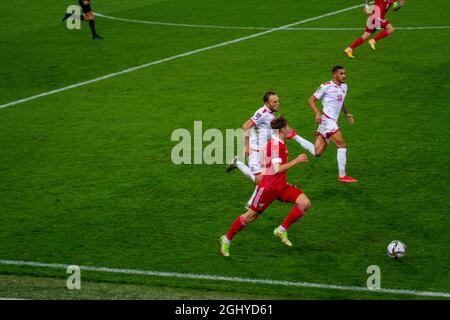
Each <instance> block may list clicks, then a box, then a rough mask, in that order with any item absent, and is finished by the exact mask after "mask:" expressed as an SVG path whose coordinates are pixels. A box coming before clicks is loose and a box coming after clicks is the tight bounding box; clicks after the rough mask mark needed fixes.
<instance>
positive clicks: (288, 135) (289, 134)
mask: <svg viewBox="0 0 450 320" xmlns="http://www.w3.org/2000/svg"><path fill="white" fill-rule="evenodd" d="M296 135H297V132H295V130H294V129H290V130H289V131H288V133H287V138H288V139H292V138H293V137H295V136H296Z"/></svg>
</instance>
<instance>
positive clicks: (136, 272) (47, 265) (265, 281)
mask: <svg viewBox="0 0 450 320" xmlns="http://www.w3.org/2000/svg"><path fill="white" fill-rule="evenodd" d="M0 264H3V265H14V266H30V267H43V268H54V269H66V268H67V267H68V266H69V265H68V264H60V263H42V262H33V261H16V260H3V259H0ZM79 267H80V270H85V271H95V272H107V273H122V274H128V275H145V276H156V277H171V278H180V279H196V280H211V281H228V282H242V283H253V284H265V285H283V286H288V287H303V288H318V289H334V290H344V291H363V292H371V293H391V294H407V295H414V296H427V297H441V298H450V293H448V292H429V291H415V290H400V289H368V288H365V287H355V286H340V285H332V284H320V283H311V282H292V281H283V280H269V279H251V278H239V277H224V276H216V275H206V274H192V273H178V272H160V271H148V270H136V269H116V268H108V267H93V266H79Z"/></svg>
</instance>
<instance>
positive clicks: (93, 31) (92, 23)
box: [89, 20, 97, 36]
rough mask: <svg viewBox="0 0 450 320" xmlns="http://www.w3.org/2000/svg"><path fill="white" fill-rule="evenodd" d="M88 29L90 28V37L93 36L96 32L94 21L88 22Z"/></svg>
mask: <svg viewBox="0 0 450 320" xmlns="http://www.w3.org/2000/svg"><path fill="white" fill-rule="evenodd" d="M89 27H90V28H91V32H92V35H93V36H95V35H96V34H97V32H96V31H95V22H94V20H89Z"/></svg>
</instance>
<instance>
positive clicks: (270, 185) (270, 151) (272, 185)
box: [258, 137, 288, 190]
mask: <svg viewBox="0 0 450 320" xmlns="http://www.w3.org/2000/svg"><path fill="white" fill-rule="evenodd" d="M264 153H265V155H264V157H263V158H262V159H265V160H264V163H263V164H262V165H263V167H265V170H264V172H263V177H262V179H261V182H260V183H259V185H258V186H259V187H264V189H266V190H280V189H283V188H284V187H285V186H286V184H287V182H286V171H283V172H281V173H275V172H274V170H273V164H274V163H278V164H285V163H287V161H288V150H287V147H286V144H285V143H284V142H283V141H281V140H280V139H278V138H276V137H272V138H271V139H270V141H269V142H267V144H266V148H265V150H264Z"/></svg>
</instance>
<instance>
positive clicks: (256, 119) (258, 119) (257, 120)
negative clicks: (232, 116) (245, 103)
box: [250, 110, 265, 126]
mask: <svg viewBox="0 0 450 320" xmlns="http://www.w3.org/2000/svg"><path fill="white" fill-rule="evenodd" d="M264 117H265V116H264V114H263V113H262V112H261V111H260V110H258V111H256V112H255V114H254V115H253V116H252V117H251V118H250V120H251V121H252V122H253V123H254V124H255V126H257V125H260V124H261V123H263V122H264Z"/></svg>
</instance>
